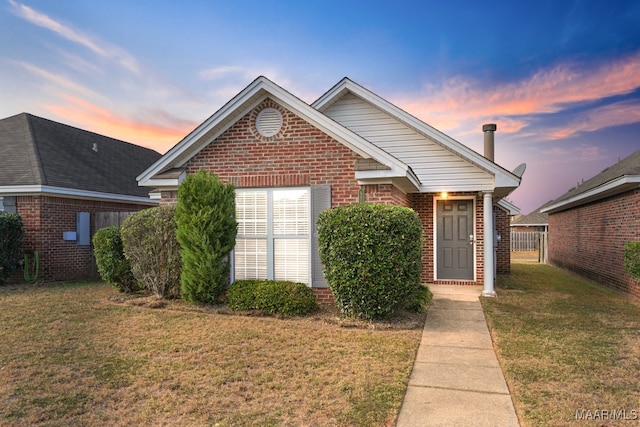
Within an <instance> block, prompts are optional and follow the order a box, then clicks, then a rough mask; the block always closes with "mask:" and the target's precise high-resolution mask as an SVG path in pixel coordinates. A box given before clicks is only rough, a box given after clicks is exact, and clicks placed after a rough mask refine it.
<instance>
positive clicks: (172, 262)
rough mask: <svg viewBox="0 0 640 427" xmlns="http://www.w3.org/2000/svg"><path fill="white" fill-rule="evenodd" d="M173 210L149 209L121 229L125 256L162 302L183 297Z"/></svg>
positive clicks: (143, 284) (134, 272) (166, 207)
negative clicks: (166, 299) (162, 299)
mask: <svg viewBox="0 0 640 427" xmlns="http://www.w3.org/2000/svg"><path fill="white" fill-rule="evenodd" d="M174 213H175V208H174V207H173V206H158V207H155V208H149V209H145V210H143V211H140V212H136V213H135V214H133V215H131V216H129V217H127V218H126V219H125V220H124V222H123V224H122V228H121V235H122V246H123V248H124V255H125V257H126V258H127V260H129V263H130V264H131V272H132V273H133V276H134V277H135V278H136V280H137V281H138V282H139V283H140V284H141V285H142V286H144V287H145V288H147V289H148V290H149V291H151V292H153V293H154V294H156V295H157V296H158V297H161V298H176V297H178V296H180V244H179V243H178V240H177V239H176V222H175V219H174Z"/></svg>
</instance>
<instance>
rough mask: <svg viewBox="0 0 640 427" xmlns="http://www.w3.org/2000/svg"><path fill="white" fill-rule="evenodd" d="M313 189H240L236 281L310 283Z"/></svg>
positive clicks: (238, 197) (238, 191)
mask: <svg viewBox="0 0 640 427" xmlns="http://www.w3.org/2000/svg"><path fill="white" fill-rule="evenodd" d="M310 205H311V203H310V189H309V188H292V189H289V188H287V189H282V188H272V189H251V190H242V189H240V190H236V220H237V221H238V235H237V238H236V247H235V251H234V276H235V277H234V278H235V280H241V279H272V280H290V281H294V282H301V283H306V284H309V281H310V246H311V245H310V222H311V221H310Z"/></svg>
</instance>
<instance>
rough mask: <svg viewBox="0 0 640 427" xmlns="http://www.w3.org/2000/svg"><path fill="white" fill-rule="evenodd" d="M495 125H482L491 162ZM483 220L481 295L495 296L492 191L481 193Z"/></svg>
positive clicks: (485, 152)
mask: <svg viewBox="0 0 640 427" xmlns="http://www.w3.org/2000/svg"><path fill="white" fill-rule="evenodd" d="M496 129H497V126H496V125H495V124H494V123H489V124H485V125H482V132H484V156H485V157H486V158H487V159H489V160H491V161H492V162H493V159H494V145H495V144H494V134H493V133H494V132H495V131H496ZM483 220H484V230H483V234H484V248H483V250H484V288H483V290H482V295H483V296H485V297H494V296H496V291H495V289H494V280H495V274H494V271H495V265H496V261H495V260H496V253H495V251H496V248H495V247H494V235H495V232H496V228H495V224H494V221H493V191H485V192H484V193H483Z"/></svg>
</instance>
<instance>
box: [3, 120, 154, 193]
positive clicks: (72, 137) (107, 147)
mask: <svg viewBox="0 0 640 427" xmlns="http://www.w3.org/2000/svg"><path fill="white" fill-rule="evenodd" d="M160 157H161V156H160V154H159V153H157V152H156V151H153V150H150V149H148V148H144V147H140V146H138V145H134V144H130V143H128V142H124V141H120V140H117V139H113V138H109V137H106V136H103V135H98V134H96V133H93V132H88V131H85V130H82V129H78V128H75V127H72V126H68V125H65V124H62V123H57V122H54V121H51V120H47V119H43V118H41V117H37V116H33V115H31V114H27V113H22V114H18V115H16V116H12V117H8V118H6V119H2V120H0V187H2V186H22V185H47V186H52V187H62V188H68V189H74V190H83V191H96V192H100V193H111V194H122V195H130V196H141V197H147V196H148V191H149V190H148V189H146V188H140V187H138V183H137V181H136V176H137V175H138V174H140V173H141V172H143V171H144V170H145V169H146V168H147V167H149V166H150V165H151V164H153V163H154V162H155V161H156V160H158V159H159V158H160Z"/></svg>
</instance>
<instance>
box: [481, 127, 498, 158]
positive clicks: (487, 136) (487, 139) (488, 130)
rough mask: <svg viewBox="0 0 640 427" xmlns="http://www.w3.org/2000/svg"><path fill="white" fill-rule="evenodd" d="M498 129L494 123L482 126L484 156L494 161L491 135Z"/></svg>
mask: <svg viewBox="0 0 640 427" xmlns="http://www.w3.org/2000/svg"><path fill="white" fill-rule="evenodd" d="M496 129H498V127H497V126H496V124H495V123H487V124H486V125H482V132H484V156H485V157H486V158H487V159H489V160H491V161H492V162H493V161H494V157H493V154H494V145H495V143H494V139H493V133H494V132H495V131H496Z"/></svg>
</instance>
